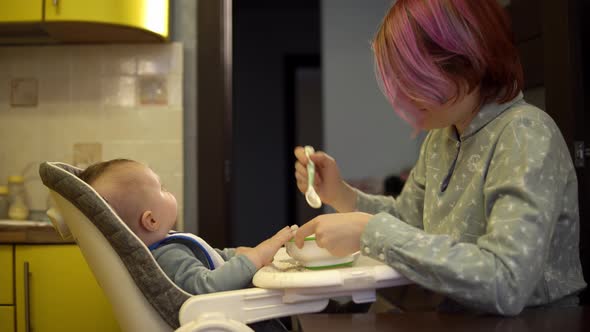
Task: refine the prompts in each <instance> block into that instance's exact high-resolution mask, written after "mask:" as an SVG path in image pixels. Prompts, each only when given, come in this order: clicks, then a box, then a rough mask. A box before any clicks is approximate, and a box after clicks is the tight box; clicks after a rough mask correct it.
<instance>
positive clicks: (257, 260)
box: [241, 226, 294, 269]
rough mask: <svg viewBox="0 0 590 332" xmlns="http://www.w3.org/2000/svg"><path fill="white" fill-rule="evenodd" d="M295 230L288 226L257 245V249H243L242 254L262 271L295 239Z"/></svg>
mask: <svg viewBox="0 0 590 332" xmlns="http://www.w3.org/2000/svg"><path fill="white" fill-rule="evenodd" d="M293 235H294V230H292V229H291V227H289V226H287V227H285V228H283V229H281V230H280V231H279V232H278V233H276V234H275V235H273V237H271V238H270V239H268V240H265V241H264V242H262V243H260V244H259V245H257V246H256V247H255V248H246V247H242V250H241V251H242V252H241V253H242V254H244V255H245V256H246V257H248V259H250V261H252V263H254V265H255V266H256V269H260V268H261V267H263V266H264V265H267V264H269V263H270V262H272V259H273V257H274V256H275V254H276V253H277V251H278V250H279V249H280V248H281V247H282V246H283V245H284V244H285V243H286V242H287V241H289V240H291V238H293Z"/></svg>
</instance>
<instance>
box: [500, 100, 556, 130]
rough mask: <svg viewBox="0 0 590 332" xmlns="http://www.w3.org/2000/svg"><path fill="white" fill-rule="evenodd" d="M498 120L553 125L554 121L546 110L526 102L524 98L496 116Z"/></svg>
mask: <svg viewBox="0 0 590 332" xmlns="http://www.w3.org/2000/svg"><path fill="white" fill-rule="evenodd" d="M498 120H500V121H502V122H504V123H516V124H522V123H524V124H527V123H535V124H541V125H542V124H544V125H547V126H549V125H550V126H552V127H553V126H555V121H553V119H552V118H551V116H550V115H549V114H547V112H545V111H544V110H542V109H541V108H539V107H537V106H535V105H532V104H529V103H527V102H526V101H525V100H521V101H520V102H518V103H515V104H514V105H512V106H510V107H509V108H508V109H506V110H505V111H504V112H503V113H502V114H501V115H500V116H499V117H498Z"/></svg>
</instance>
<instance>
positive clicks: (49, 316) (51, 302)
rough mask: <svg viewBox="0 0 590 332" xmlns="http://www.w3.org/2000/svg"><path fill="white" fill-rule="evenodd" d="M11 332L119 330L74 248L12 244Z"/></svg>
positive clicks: (91, 276) (74, 246)
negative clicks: (13, 318) (13, 329)
mask: <svg viewBox="0 0 590 332" xmlns="http://www.w3.org/2000/svg"><path fill="white" fill-rule="evenodd" d="M14 253H15V259H14V280H15V293H16V307H15V308H16V328H17V329H16V331H17V332H26V331H60V332H64V331H120V329H119V327H118V325H117V323H116V321H115V318H114V315H113V312H112V308H111V306H110V304H109V303H108V301H107V299H106V297H105V295H104V294H103V292H102V290H101V289H100V287H99V286H98V284H97V282H96V280H95V279H94V276H93V275H92V273H91V272H90V269H89V268H88V266H87V264H86V262H85V261H84V258H83V257H82V253H81V252H80V249H79V248H78V247H77V246H76V245H71V244H68V245H20V244H17V245H15V250H14Z"/></svg>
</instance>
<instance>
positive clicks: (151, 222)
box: [140, 211, 160, 232]
mask: <svg viewBox="0 0 590 332" xmlns="http://www.w3.org/2000/svg"><path fill="white" fill-rule="evenodd" d="M140 224H141V227H143V228H144V229H145V230H146V231H148V232H155V231H157V230H158V229H159V228H160V223H159V222H158V221H157V220H156V219H154V215H153V214H152V211H144V212H143V213H142V214H141V220H140Z"/></svg>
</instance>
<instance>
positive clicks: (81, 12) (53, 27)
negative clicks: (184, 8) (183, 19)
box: [0, 0, 169, 44]
mask: <svg viewBox="0 0 590 332" xmlns="http://www.w3.org/2000/svg"><path fill="white" fill-rule="evenodd" d="M168 16H169V0H18V1H15V0H0V43H5V44H6V43H17V44H22V43H30V42H48V43H51V42H53V43H60V42H62V43H100V42H108V43H111V42H158V41H166V40H167V39H168V34H169V31H168Z"/></svg>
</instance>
